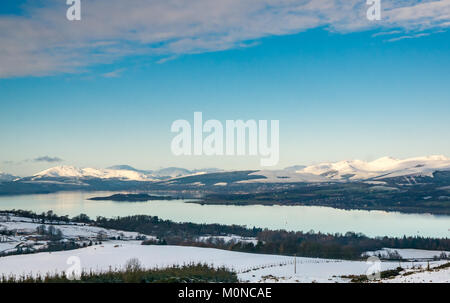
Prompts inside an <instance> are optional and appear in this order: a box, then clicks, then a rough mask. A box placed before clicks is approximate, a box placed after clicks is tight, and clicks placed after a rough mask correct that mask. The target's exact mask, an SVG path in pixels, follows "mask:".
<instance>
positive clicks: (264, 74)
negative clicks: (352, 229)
mask: <svg viewBox="0 0 450 303" xmlns="http://www.w3.org/2000/svg"><path fill="white" fill-rule="evenodd" d="M68 7H69V6H67V5H66V3H65V0H64V1H63V0H47V1H41V0H33V1H28V0H2V3H1V7H0V41H1V42H0V106H1V110H0V171H3V172H8V173H11V174H15V175H21V176H22V175H30V174H33V173H36V172H38V171H40V170H42V169H46V168H49V167H52V166H56V165H75V166H79V167H96V168H104V167H108V166H112V165H117V164H129V165H132V166H135V167H137V168H140V169H157V168H161V167H168V166H180V167H186V168H205V167H219V168H224V169H259V168H261V167H260V157H254V156H253V157H252V156H241V157H232V156H174V155H173V154H172V153H171V149H170V144H171V141H172V139H173V137H174V136H175V134H174V133H171V132H170V127H171V124H172V123H173V122H174V121H175V120H178V119H185V120H188V121H191V123H192V124H193V117H194V112H196V111H200V112H202V113H203V118H204V120H207V119H217V120H219V121H222V122H223V123H225V120H238V119H243V120H248V119H254V120H279V123H280V161H279V163H278V165H277V166H276V167H274V168H282V167H286V166H290V165H297V164H312V163H318V162H323V161H338V160H344V159H361V160H374V159H377V158H379V157H383V156H392V157H396V158H407V157H413V156H424V155H435V154H440V155H446V156H450V140H449V131H450V119H449V118H448V117H449V116H450V86H449V84H448V81H449V79H450V31H449V26H450V1H449V0H441V1H408V0H402V1H388V0H384V1H383V0H381V9H382V10H381V20H379V21H369V20H368V19H367V17H366V11H367V9H368V8H369V6H368V5H367V4H366V2H365V1H361V0H346V1H343V0H342V1H338V0H322V1H317V0H316V1H307V0H300V1H294V0H273V1H264V0H258V1H256V0H245V1H242V0H240V1H237V0H226V1H224V0H220V1H219V0H208V1H207V0H192V1H178V0H171V1H163V0H154V1H143V0H127V1H122V0H109V1H105V0H90V1H83V0H81V16H82V19H81V20H80V21H68V20H67V19H66V10H67V9H68Z"/></svg>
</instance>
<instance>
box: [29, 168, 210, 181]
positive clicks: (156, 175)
mask: <svg viewBox="0 0 450 303" xmlns="http://www.w3.org/2000/svg"><path fill="white" fill-rule="evenodd" d="M211 171H217V170H215V169H205V170H204V172H203V171H201V170H195V171H194V170H193V171H191V170H188V169H184V168H178V167H167V168H162V169H159V170H154V171H152V170H139V169H136V168H134V167H132V166H129V165H116V166H111V167H109V168H106V169H96V168H78V167H75V166H56V167H52V168H49V169H47V170H44V171H41V172H39V173H37V174H35V175H33V176H31V177H29V178H28V179H30V180H31V181H39V180H45V179H56V178H64V179H116V180H123V181H160V180H167V179H171V178H179V177H184V176H189V175H196V174H200V173H207V172H211Z"/></svg>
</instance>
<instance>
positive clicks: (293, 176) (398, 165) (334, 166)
mask: <svg viewBox="0 0 450 303" xmlns="http://www.w3.org/2000/svg"><path fill="white" fill-rule="evenodd" d="M444 170H450V158H447V157H445V156H428V157H417V158H409V159H404V160H399V159H395V158H392V157H383V158H380V159H377V160H374V161H362V160H345V161H338V162H324V163H319V164H315V165H310V166H300V165H296V166H291V167H286V168H285V169H282V170H260V171H257V172H254V173H252V174H251V175H253V176H262V177H263V178H256V179H251V180H246V181H242V182H243V183H255V182H257V183H292V182H307V183H309V182H330V181H359V180H379V179H384V178H392V177H400V176H433V173H434V172H436V171H444Z"/></svg>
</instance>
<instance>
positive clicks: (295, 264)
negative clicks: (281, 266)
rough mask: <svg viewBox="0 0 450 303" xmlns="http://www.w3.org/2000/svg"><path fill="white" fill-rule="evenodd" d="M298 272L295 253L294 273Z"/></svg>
mask: <svg viewBox="0 0 450 303" xmlns="http://www.w3.org/2000/svg"><path fill="white" fill-rule="evenodd" d="M296 274H297V254H294V275H296Z"/></svg>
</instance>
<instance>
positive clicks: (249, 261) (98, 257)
mask: <svg viewBox="0 0 450 303" xmlns="http://www.w3.org/2000/svg"><path fill="white" fill-rule="evenodd" d="M42 226H45V227H46V228H47V229H48V228H49V227H50V226H53V227H55V228H57V229H58V230H59V231H60V232H61V235H60V237H61V239H60V240H59V241H60V242H62V243H67V242H69V241H71V242H74V243H77V245H79V247H80V248H78V249H74V250H66V251H58V252H39V251H40V250H41V251H42V249H45V248H46V247H47V246H48V244H49V242H48V240H45V237H44V238H42V235H40V234H39V233H37V231H36V230H37V228H38V227H42ZM0 231H2V232H3V233H4V235H0V253H3V256H1V257H0V275H3V276H10V275H15V276H22V275H31V276H37V275H46V274H55V273H63V272H67V271H70V269H71V268H73V266H74V264H78V263H77V262H79V266H80V268H81V269H82V270H84V271H95V272H101V271H108V270H110V269H114V270H119V269H123V267H124V265H125V264H126V262H127V261H128V260H130V259H133V258H137V259H138V260H139V261H140V263H141V264H142V266H144V267H146V268H149V269H150V268H163V267H170V266H172V265H184V264H190V263H202V264H208V265H211V266H214V267H226V268H228V269H231V270H233V271H235V272H236V273H237V274H238V278H239V280H240V281H242V282H301V283H311V282H330V283H334V282H349V281H350V279H348V278H343V276H349V275H353V276H356V275H365V274H366V273H367V271H368V270H369V268H371V267H372V268H373V266H374V265H375V266H378V265H379V267H378V269H379V270H381V271H385V270H389V269H395V268H397V267H398V266H401V267H402V268H404V269H405V271H404V272H402V274H401V275H399V276H397V277H395V278H393V279H385V280H382V282H450V269H449V268H445V269H440V270H433V268H435V267H437V266H439V265H442V264H444V263H446V262H448V260H447V261H435V260H433V258H435V257H437V256H439V255H441V254H442V253H444V254H449V252H441V251H424V250H414V249H396V250H390V249H383V250H381V251H376V252H368V253H366V255H367V256H378V257H381V258H383V257H384V256H387V255H389V254H391V253H392V252H396V253H398V255H400V256H401V257H402V258H404V259H407V260H408V261H402V262H398V261H396V262H389V261H383V262H381V263H378V264H373V263H367V262H365V261H344V260H329V259H318V258H293V257H288V256H279V255H263V254H250V253H240V252H233V251H226V250H219V249H213V248H199V247H185V246H165V245H141V243H142V237H143V236H144V235H141V234H139V233H133V232H124V231H117V230H110V229H104V228H99V227H95V226H89V225H86V224H82V223H63V222H50V223H49V222H41V221H39V220H32V219H29V218H24V217H18V216H14V215H10V214H2V215H1V214H0ZM6 234H7V235H6ZM99 237H100V238H102V241H99ZM145 237H146V238H147V239H152V238H153V239H156V238H155V237H152V236H150V235H146V236H145ZM220 238H221V239H222V240H226V241H241V242H252V241H255V239H253V238H241V237H238V236H233V235H230V236H227V237H220ZM198 240H199V241H205V240H206V237H200V238H199V239H198ZM87 243H90V245H87ZM82 244H84V245H82ZM83 246H86V247H83ZM19 250H20V251H26V252H28V253H27V254H16V253H17V252H18V251H19ZM8 254H14V255H8ZM0 255H1V254H0ZM74 257H75V258H74ZM74 262H75V263H74ZM428 264H429V267H430V270H428V271H427V270H426V269H427V267H428Z"/></svg>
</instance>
